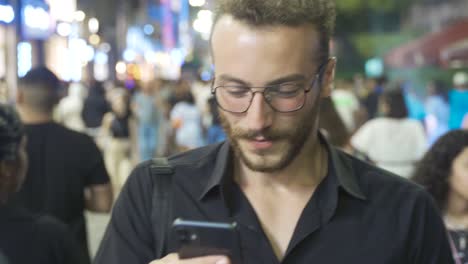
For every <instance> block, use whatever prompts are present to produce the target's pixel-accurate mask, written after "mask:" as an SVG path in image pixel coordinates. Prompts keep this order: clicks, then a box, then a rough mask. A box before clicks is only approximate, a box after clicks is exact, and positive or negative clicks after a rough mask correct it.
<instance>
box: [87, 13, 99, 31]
mask: <svg viewBox="0 0 468 264" xmlns="http://www.w3.org/2000/svg"><path fill="white" fill-rule="evenodd" d="M88 29H89V32H91V33H92V34H96V33H98V31H99V20H97V18H94V17H93V18H90V19H89V21H88Z"/></svg>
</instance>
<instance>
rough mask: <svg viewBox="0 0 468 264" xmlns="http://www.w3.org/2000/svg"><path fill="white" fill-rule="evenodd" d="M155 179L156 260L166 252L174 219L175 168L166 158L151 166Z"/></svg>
mask: <svg viewBox="0 0 468 264" xmlns="http://www.w3.org/2000/svg"><path fill="white" fill-rule="evenodd" d="M150 171H151V176H152V177H153V179H154V185H153V197H152V209H151V221H152V224H153V227H154V228H153V232H154V240H155V241H154V242H155V250H156V259H160V258H162V257H164V256H163V254H164V252H165V244H166V241H167V239H168V234H169V230H170V225H171V223H170V219H171V218H172V199H171V198H172V197H171V195H172V174H174V168H173V167H172V166H171V165H170V164H169V161H168V159H167V158H166V157H163V158H154V159H153V160H152V163H151V166H150Z"/></svg>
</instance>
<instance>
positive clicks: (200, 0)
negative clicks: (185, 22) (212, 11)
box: [189, 0, 206, 7]
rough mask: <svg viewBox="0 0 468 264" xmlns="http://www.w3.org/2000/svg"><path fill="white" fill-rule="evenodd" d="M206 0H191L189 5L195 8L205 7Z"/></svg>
mask: <svg viewBox="0 0 468 264" xmlns="http://www.w3.org/2000/svg"><path fill="white" fill-rule="evenodd" d="M205 3H206V0H189V4H190V5H191V6H194V7H200V6H204V5H205Z"/></svg>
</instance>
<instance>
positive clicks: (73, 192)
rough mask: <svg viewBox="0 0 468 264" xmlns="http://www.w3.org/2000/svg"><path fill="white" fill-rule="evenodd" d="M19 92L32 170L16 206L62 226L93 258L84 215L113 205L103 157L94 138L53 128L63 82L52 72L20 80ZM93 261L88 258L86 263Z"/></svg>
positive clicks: (39, 72) (40, 71) (34, 71)
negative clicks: (86, 211)
mask: <svg viewBox="0 0 468 264" xmlns="http://www.w3.org/2000/svg"><path fill="white" fill-rule="evenodd" d="M18 88H19V89H18V95H17V108H18V112H19V114H20V116H21V119H22V121H23V123H24V124H25V128H26V135H27V137H28V142H29V143H28V148H27V152H28V156H29V160H30V166H29V168H30V169H29V170H28V173H27V177H26V181H25V183H24V185H23V187H22V188H21V190H20V191H19V193H18V194H17V196H16V197H13V198H14V199H13V201H12V202H14V203H16V204H17V205H21V206H24V207H26V208H27V209H29V210H31V211H32V212H34V213H45V214H50V215H52V216H55V217H57V218H58V219H60V220H62V221H63V222H64V223H65V224H67V225H68V226H69V227H70V229H71V230H72V232H73V233H74V234H75V235H76V238H77V239H78V241H79V242H80V244H81V246H82V248H83V252H85V254H86V255H88V250H87V239H86V224H85V218H84V210H85V209H88V210H91V211H94V212H109V211H110V208H111V205H112V188H111V185H110V183H109V176H108V174H107V171H106V169H105V166H104V162H103V158H102V155H101V152H100V151H99V149H98V148H97V146H96V144H95V143H94V141H93V140H92V139H91V138H90V137H89V136H87V135H85V134H81V133H78V132H75V131H72V130H69V129H67V128H65V127H63V126H61V125H59V124H57V123H55V122H53V120H52V111H53V108H54V106H55V104H56V102H57V99H58V98H57V94H58V88H59V80H58V79H57V77H56V76H55V75H54V74H53V73H52V72H51V71H50V70H48V69H47V68H45V67H38V68H34V69H32V70H31V71H30V72H28V73H27V74H26V75H25V76H24V77H23V78H21V79H20V80H19V85H18ZM85 192H87V193H89V195H85ZM89 261H90V260H89V257H88V260H84V263H86V262H89Z"/></svg>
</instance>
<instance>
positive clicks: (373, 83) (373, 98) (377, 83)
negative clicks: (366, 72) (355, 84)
mask: <svg viewBox="0 0 468 264" xmlns="http://www.w3.org/2000/svg"><path fill="white" fill-rule="evenodd" d="M386 85H387V77H386V76H382V77H378V78H375V79H368V80H367V82H366V86H367V89H368V91H369V92H368V94H367V96H366V97H365V98H364V99H363V101H362V104H363V106H364V107H365V108H366V110H367V118H368V119H373V118H375V117H376V116H377V114H378V111H379V101H380V96H381V95H382V93H383V91H384V89H385V86H386Z"/></svg>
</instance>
